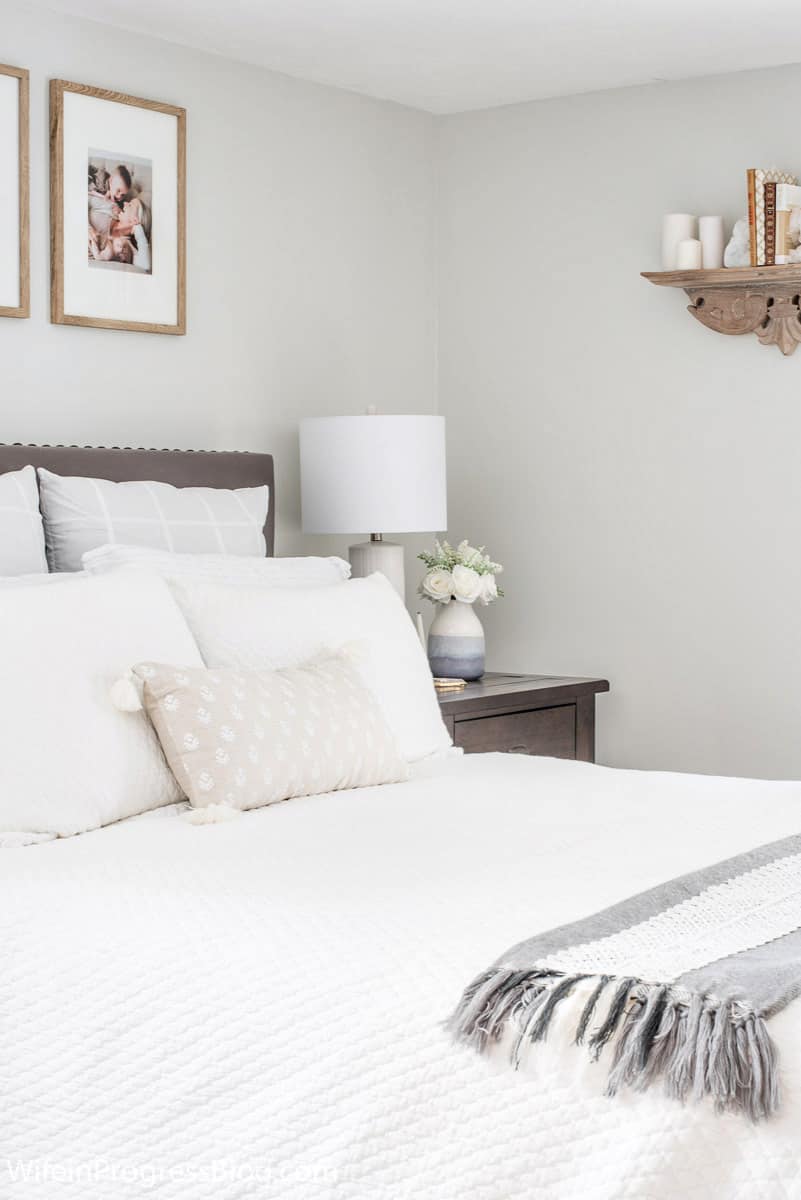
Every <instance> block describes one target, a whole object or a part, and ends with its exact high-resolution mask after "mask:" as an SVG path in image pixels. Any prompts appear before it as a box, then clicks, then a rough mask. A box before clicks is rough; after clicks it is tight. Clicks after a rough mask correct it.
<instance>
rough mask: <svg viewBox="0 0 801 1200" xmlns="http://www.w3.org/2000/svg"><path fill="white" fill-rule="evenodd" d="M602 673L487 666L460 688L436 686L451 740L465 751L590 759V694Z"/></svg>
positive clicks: (603, 684)
mask: <svg viewBox="0 0 801 1200" xmlns="http://www.w3.org/2000/svg"><path fill="white" fill-rule="evenodd" d="M608 691H609V684H608V682H607V680H605V679H570V678H563V677H561V676H557V675H501V674H498V673H496V672H493V671H488V672H487V674H486V675H484V677H483V678H482V679H480V680H479V681H478V683H468V684H467V686H466V687H465V688H464V689H463V690H462V691H460V692H438V693H437V695H438V697H439V703H440V708H441V709H442V716H443V718H444V721H445V724H446V725H447V726H448V732H449V733H450V735H451V737H452V738H453V741H454V744H455V745H457V746H461V747H462V749H463V750H464V751H465V753H466V754H478V753H480V752H486V751H489V750H502V751H505V752H506V753H507V754H544V755H549V756H551V757H553V758H577V759H581V760H582V761H583V762H594V761H595V697H596V695H597V694H598V693H599V692H608Z"/></svg>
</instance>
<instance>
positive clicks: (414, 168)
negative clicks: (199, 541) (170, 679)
mask: <svg viewBox="0 0 801 1200" xmlns="http://www.w3.org/2000/svg"><path fill="white" fill-rule="evenodd" d="M0 61H2V62H9V63H13V64H15V65H18V66H24V67H28V68H29V69H30V71H31V157H32V170H31V206H32V207H31V229H32V243H31V256H32V317H31V320H30V321H16V320H0V364H2V370H1V371H0V441H24V442H28V441H32V442H39V441H65V442H88V443H98V442H99V443H117V444H119V443H122V444H132V445H139V444H144V445H156V446H164V445H168V446H178V447H207V448H217V449H219V448H236V449H261V450H264V449H267V450H271V451H273V452H274V453H275V455H276V460H277V470H278V487H279V489H280V490H279V504H278V516H279V525H278V548H279V550H280V551H282V552H283V553H287V552H288V551H290V550H299V551H302V552H305V553H308V552H309V549H310V548H311V546H312V545H313V544H314V543H312V542H311V541H310V540H309V539H305V538H302V537H301V535H300V534H299V532H298V494H297V421H298V417H300V416H302V415H310V416H311V415H318V414H325V413H328V412H332V413H335V412H355V413H358V412H363V411H364V409H365V407H366V406H367V405H368V404H375V405H377V406H378V408H379V410H382V411H385V412H393V411H395V412H404V411H405V412H410V411H411V412H414V411H419V412H427V411H432V410H433V409H434V407H435V401H436V391H435V389H436V373H435V337H436V325H435V307H434V306H435V296H434V265H435V264H434V258H435V255H434V241H433V237H434V204H433V187H434V163H433V139H434V123H433V119H432V118H431V117H429V116H427V115H425V114H423V113H418V112H414V111H412V110H410V109H404V108H402V107H400V106H398V105H393V104H386V103H379V102H377V101H372V100H369V99H365V98H363V97H359V96H356V95H352V94H350V93H347V92H342V91H337V90H335V89H332V88H325V87H319V86H317V85H314V84H308V83H304V82H300V81H298V80H294V79H290V78H288V77H285V76H282V75H277V74H273V73H269V72H266V71H260V70H257V69H255V68H251V67H247V66H243V65H241V64H238V63H231V62H226V61H225V60H224V59H221V58H216V57H213V56H209V55H203V54H199V53H197V52H194V51H190V50H184V49H182V48H180V47H177V46H173V45H170V44H168V43H166V42H160V41H155V40H152V39H149V38H142V37H138V36H136V35H133V34H129V33H125V32H122V31H119V30H113V29H110V28H107V27H104V26H101V25H97V24H92V23H88V22H83V21H78V20H74V19H65V18H62V17H59V16H55V15H53V14H51V13H49V12H46V11H41V10H38V9H34V8H30V7H27V6H22V5H20V6H17V5H15V4H13V3H10V4H9V3H7V2H6V0H3V3H2V17H0ZM58 76H60V77H62V78H66V79H71V80H76V81H78V82H81V83H91V84H95V85H98V86H101V87H109V88H114V89H117V90H120V91H124V92H130V93H133V94H134V95H140V96H145V97H150V98H154V99H159V100H165V101H170V102H173V103H176V104H181V105H184V106H185V107H186V108H187V109H188V171H189V198H188V207H189V238H188V276H189V294H188V320H189V333H188V336H187V337H185V338H173V337H165V336H158V335H152V334H135V333H123V332H109V331H106V330H92V329H74V328H68V327H60V326H54V325H50V324H49V319H48V313H49V292H48V288H49V270H48V190H47V189H48V133H47V87H48V79H49V78H51V77H58ZM316 544H324V543H319V542H318V543H316ZM329 544H330V547H331V548H337V549H341V548H342V544H343V542H342V539H338V540H337V541H336V542H333V541H332V542H330V543H329Z"/></svg>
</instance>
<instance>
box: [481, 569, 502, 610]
mask: <svg viewBox="0 0 801 1200" xmlns="http://www.w3.org/2000/svg"><path fill="white" fill-rule="evenodd" d="M478 598H479V600H480V601H481V603H482V604H492V601H493V600H497V599H498V585H497V583H496V582H495V576H494V575H482V576H481V592H480V594H479V597H478Z"/></svg>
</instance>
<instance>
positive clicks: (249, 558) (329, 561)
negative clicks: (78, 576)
mask: <svg viewBox="0 0 801 1200" xmlns="http://www.w3.org/2000/svg"><path fill="white" fill-rule="evenodd" d="M83 569H84V570H85V571H88V572H89V573H90V574H91V575H103V574H105V573H107V572H109V571H119V570H121V569H125V570H137V571H152V572H153V573H154V574H155V575H160V576H161V577H162V579H192V580H202V579H207V580H210V581H212V582H213V581H216V582H218V583H234V584H239V583H252V584H260V585H262V586H265V587H302V586H307V587H315V586H321V585H324V584H329V583H342V581H343V580H345V579H348V578H349V576H350V563H347V562H345V560H344V559H342V558H335V557H331V558H315V557H313V556H308V557H303V558H256V557H255V555H234V554H174V553H170V552H169V551H168V550H152V549H150V548H149V547H147V546H120V545H117V544H115V543H109V544H108V545H105V546H98V548H97V549H96V550H89V551H87V553H86V554H84V556H83Z"/></svg>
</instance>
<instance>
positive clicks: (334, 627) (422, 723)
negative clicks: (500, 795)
mask: <svg viewBox="0 0 801 1200" xmlns="http://www.w3.org/2000/svg"><path fill="white" fill-rule="evenodd" d="M170 586H171V588H172V590H173V595H174V596H175V598H176V600H177V601H178V603H179V605H180V606H181V609H182V611H183V613H184V616H185V617H186V619H187V622H188V624H189V627H190V628H191V630H192V632H193V634H194V635H195V639H196V640H197V644H198V646H199V647H200V652H201V654H202V655H203V658H204V661H205V663H206V665H207V666H208V667H212V668H214V667H235V668H238V669H239V670H257V671H266V670H273V671H274V670H282V669H284V668H286V667H295V666H298V665H299V664H301V663H304V662H307V661H308V660H309V659H312V658H315V657H317V656H318V655H322V654H325V653H327V652H336V651H338V650H341V649H342V648H343V647H344V646H346V645H347V644H348V643H351V642H359V643H361V644H362V646H363V648H364V651H365V652H364V654H363V655H362V656H361V658H360V661H359V664H358V666H359V672H360V674H361V677H362V679H363V681H364V683H365V684H366V685H367V687H368V688H369V689H370V690H371V691H372V693H373V695H374V696H375V697H376V699H377V701H378V703H379V705H380V707H381V710H382V712H383V714H384V717H385V719H386V721H387V723H388V725H389V727H390V729H391V731H392V733H393V734H394V736H395V740H396V741H397V743H398V746H399V748H400V750H401V753H402V754H403V757H404V758H405V759H406V761H407V762H416V761H417V760H418V759H421V758H425V757H427V756H428V755H430V754H436V753H437V752H439V751H442V750H447V749H448V748H449V747H450V745H451V739H450V736H449V734H448V731H447V729H446V728H445V724H444V722H443V720H442V714H441V712H440V708H439V703H438V701H437V696H436V692H435V690H434V683H433V680H432V678H431V671H430V669H429V666H428V661H427V659H426V656H425V654H424V652H423V647H422V646H421V645H420V639H419V638H418V636H417V633H416V631H415V628H414V625H413V623H412V620H411V618H410V616H409V614H408V612H407V611H406V609H405V607H404V605H403V602H402V600H401V599H400V597H399V596H398V594H397V592H396V591H395V589H394V588H393V587H392V585H391V584H390V583H388V582H387V580H386V579H385V578H384V576H383V575H380V574H375V575H370V576H369V577H368V578H367V579H352V580H349V581H348V582H345V583H337V584H334V585H332V586H331V587H327V588H324V589H321V588H299V587H295V588H272V589H269V588H255V587H231V586H226V585H224V584H219V583H209V582H196V581H189V580H185V579H177V580H173V581H171V583H170Z"/></svg>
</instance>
